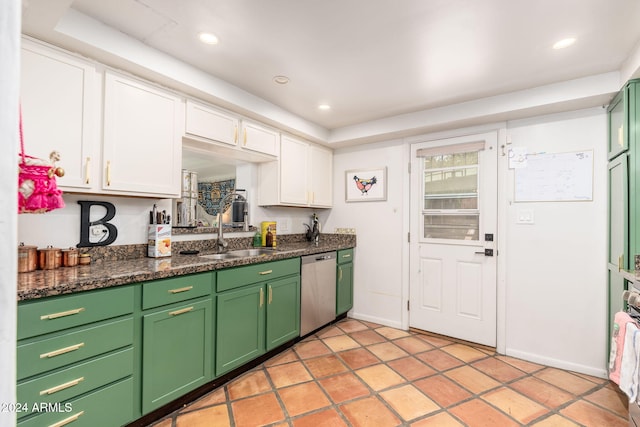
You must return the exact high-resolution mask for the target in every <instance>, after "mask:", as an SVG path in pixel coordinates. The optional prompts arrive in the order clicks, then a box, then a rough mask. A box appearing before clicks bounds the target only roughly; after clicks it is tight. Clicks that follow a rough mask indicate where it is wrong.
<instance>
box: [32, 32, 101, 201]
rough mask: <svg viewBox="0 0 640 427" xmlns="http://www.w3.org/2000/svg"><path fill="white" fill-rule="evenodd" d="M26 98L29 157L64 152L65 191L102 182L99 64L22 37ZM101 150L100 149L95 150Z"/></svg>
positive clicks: (60, 180)
mask: <svg viewBox="0 0 640 427" xmlns="http://www.w3.org/2000/svg"><path fill="white" fill-rule="evenodd" d="M21 61H22V69H21V76H20V77H21V82H20V96H21V105H22V116H23V130H24V145H25V152H26V154H28V155H31V156H34V157H38V158H41V159H45V160H48V159H49V155H50V153H51V152H52V151H54V150H55V151H58V152H59V153H60V161H58V162H57V163H56V164H57V166H59V167H61V168H63V169H64V171H65V174H64V176H63V177H60V178H58V179H57V182H58V186H59V187H60V188H61V189H62V190H64V191H71V192H73V191H82V192H87V191H90V189H91V188H93V187H94V186H95V185H96V184H97V181H98V178H97V177H98V175H97V173H98V168H99V165H97V164H96V165H95V167H93V165H94V164H95V160H96V159H95V156H96V154H99V152H98V150H97V149H96V147H98V146H99V135H98V132H97V128H98V127H97V120H98V114H99V113H98V108H97V106H98V100H99V98H98V97H99V86H98V83H99V82H98V79H97V78H96V69H95V67H94V66H93V65H92V64H91V63H89V62H86V61H83V60H82V59H80V58H76V57H75V56H72V55H68V54H66V53H64V52H62V51H59V50H57V49H54V48H51V47H49V46H48V45H44V44H41V43H38V42H35V41H32V40H31V39H27V38H23V39H22V57H21ZM94 150H95V152H94Z"/></svg>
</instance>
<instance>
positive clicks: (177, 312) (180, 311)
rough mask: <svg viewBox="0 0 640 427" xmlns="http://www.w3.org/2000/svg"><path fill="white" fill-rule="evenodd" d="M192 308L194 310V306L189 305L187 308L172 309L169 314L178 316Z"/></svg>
mask: <svg viewBox="0 0 640 427" xmlns="http://www.w3.org/2000/svg"><path fill="white" fill-rule="evenodd" d="M191 310H193V307H187V308H181V309H180V310H176V311H170V312H169V315H170V316H177V315H179V314H184V313H188V312H190V311H191Z"/></svg>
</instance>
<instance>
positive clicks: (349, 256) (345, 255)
mask: <svg viewBox="0 0 640 427" xmlns="http://www.w3.org/2000/svg"><path fill="white" fill-rule="evenodd" d="M342 258H351V254H344V255H342Z"/></svg>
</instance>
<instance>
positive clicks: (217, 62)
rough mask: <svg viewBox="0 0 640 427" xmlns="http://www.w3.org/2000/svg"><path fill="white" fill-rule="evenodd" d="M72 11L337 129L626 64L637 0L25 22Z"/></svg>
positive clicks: (215, 5)
mask: <svg viewBox="0 0 640 427" xmlns="http://www.w3.org/2000/svg"><path fill="white" fill-rule="evenodd" d="M71 9H75V11H78V12H80V13H82V14H83V15H87V16H89V17H91V18H93V19H95V20H98V21H101V22H102V23H104V24H106V25H107V26H109V27H112V28H113V29H116V30H118V31H120V32H121V33H124V34H126V35H128V36H130V37H132V38H135V39H137V40H139V41H141V42H142V43H144V44H145V45H147V46H149V47H151V48H154V49H156V50H159V51H161V52H164V53H166V54H169V55H171V56H172V57H175V58H177V59H179V60H181V61H183V62H185V63H187V64H190V65H192V66H194V67H196V68H197V69H199V70H202V71H205V72H206V73H208V74H210V75H213V76H215V77H217V78H219V79H221V80H224V81H226V82H228V83H231V84H232V85H234V86H236V87H237V88H239V89H242V90H244V91H246V92H249V93H250V94H253V95H255V96H257V97H259V98H262V99H264V100H266V101H268V102H269V103H270V104H273V105H274V106H277V107H280V108H281V109H283V110H285V111H287V112H290V113H293V114H295V115H296V116H299V117H301V118H303V119H305V120H306V121H308V122H310V123H312V124H313V125H318V126H320V127H321V128H324V129H326V130H327V131H329V132H331V131H332V130H336V129H340V128H344V127H349V126H357V125H359V124H362V123H367V122H371V121H375V120H380V119H384V118H388V117H394V116H398V115H402V114H406V113H412V112H419V111H428V110H430V109H435V108H442V107H446V106H449V105H456V104H460V103H464V102H467V101H471V100H477V99H484V98H488V97H494V96H499V95H503V94H507V93H513V92H517V91H523V90H527V89H531V88H536V87H540V86H545V85H550V84H554V83H558V82H566V81H569V80H573V79H579V78H583V77H587V76H594V75H601V74H604V73H610V72H618V71H620V70H621V68H622V67H623V66H624V63H625V61H626V60H628V58H629V57H630V56H632V55H633V54H634V52H635V51H636V50H637V49H638V43H639V42H640V25H638V23H639V22H640V1H638V0H482V1H478V0H401V1H398V0H322V1H318V0H226V1H225V0H180V1H176V0H108V1H104V0H75V1H73V0H23V16H24V18H23V31H24V32H25V33H27V34H32V35H34V36H35V37H38V38H43V39H45V40H47V39H50V40H51V41H53V42H54V43H56V44H65V40H66V39H64V38H60V37H57V38H56V35H55V34H54V28H55V25H56V23H57V21H58V20H59V19H61V17H62V16H64V14H65V13H67V12H68V11H69V10H71ZM200 31H211V32H214V33H215V34H216V35H217V36H218V37H219V39H220V42H219V44H218V45H216V46H208V45H203V44H202V43H200V42H199V41H198V40H197V34H198V33H199V32H200ZM569 36H572V37H576V38H577V42H576V43H575V45H574V46H572V47H569V48H566V49H563V50H553V49H552V48H551V46H552V44H553V43H554V42H556V41H557V40H559V39H562V38H565V37H569ZM69 44H70V45H71V43H69ZM83 53H85V54H87V52H83ZM276 75H286V76H288V77H289V78H290V83H289V84H287V85H278V84H276V83H274V82H273V81H272V79H273V77H274V76H276ZM320 103H328V104H330V105H331V107H332V108H331V110H329V111H319V110H318V109H317V106H318V104H320Z"/></svg>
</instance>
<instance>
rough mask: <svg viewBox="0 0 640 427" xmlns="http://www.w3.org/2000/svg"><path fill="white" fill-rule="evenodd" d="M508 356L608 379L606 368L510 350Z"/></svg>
mask: <svg viewBox="0 0 640 427" xmlns="http://www.w3.org/2000/svg"><path fill="white" fill-rule="evenodd" d="M506 354H507V356H510V357H515V358H518V359H522V360H526V361H528V362H533V363H538V364H540V365H545V366H550V367H552V368H559V369H564V370H566V371H573V372H578V373H581V374H585V375H591V376H593V377H598V378H608V374H607V370H606V368H604V367H595V366H585V365H580V364H577V363H571V362H568V361H566V360H559V359H553V358H550V357H544V356H540V355H539V354H533V353H527V352H525V351H519V350H513V349H509V348H507V352H506Z"/></svg>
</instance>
